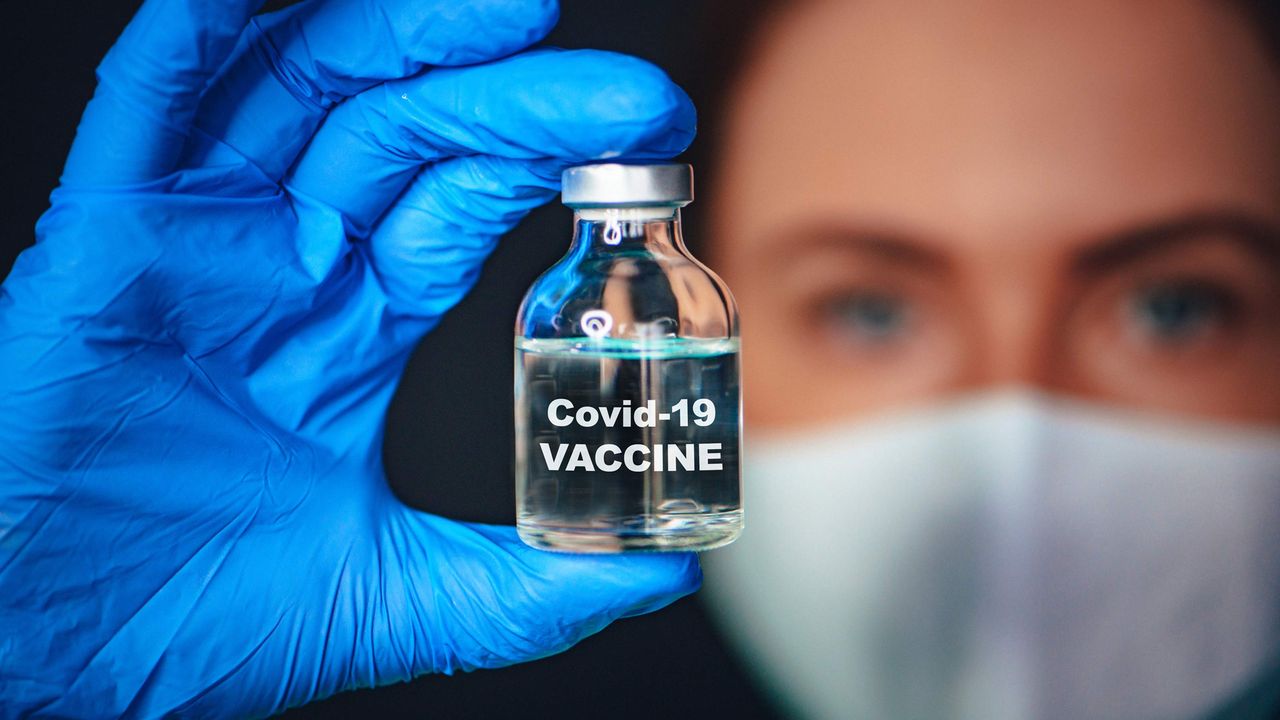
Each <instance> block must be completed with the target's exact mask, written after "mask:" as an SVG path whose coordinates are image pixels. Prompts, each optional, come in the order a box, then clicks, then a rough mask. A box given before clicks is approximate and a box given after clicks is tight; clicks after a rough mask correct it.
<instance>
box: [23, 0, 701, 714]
mask: <svg viewBox="0 0 1280 720" xmlns="http://www.w3.org/2000/svg"><path fill="white" fill-rule="evenodd" d="M254 11H255V2H253V1H252V0H147V2H146V3H145V4H144V5H143V7H142V9H141V10H140V11H139V13H138V15H137V17H135V18H134V20H133V21H132V23H131V24H130V25H129V27H128V29H127V30H125V32H124V34H123V35H122V36H121V38H120V40H119V41H118V42H117V44H116V46H115V47H114V48H113V49H112V50H111V52H110V53H109V54H108V56H107V57H106V59H105V60H104V61H103V63H102V65H101V66H100V68H99V71H98V76H99V86H98V89H97V92H96V94H95V96H94V99H93V101H92V102H91V103H90V105H89V107H88V108H87V110H86V112H85V115H84V118H83V120H82V122H81V125H80V129H79V132H78V134H77V137H76V141H75V145H74V147H73V149H72V152H71V155H70V158H69V159H68V162H67V166H66V170H65V174H64V176H63V179H62V186H61V187H60V188H58V189H57V190H56V191H55V193H54V195H53V198H52V207H51V208H50V209H49V211H48V212H47V213H46V214H45V215H44V217H43V218H41V220H40V222H39V224H38V226H37V239H38V241H37V244H36V245H35V246H34V247H32V248H30V249H29V250H27V251H26V252H24V253H23V254H22V256H21V257H20V258H19V260H18V262H17V264H16V265H15V267H14V269H13V271H12V274H11V275H10V276H9V278H8V280H7V281H6V282H5V284H4V287H3V296H0V708H3V709H2V710H0V715H5V716H28V715H31V716H37V717H46V716H48V717H67V716H71V717H75V716H95V717H104V716H119V715H123V716H127V717H151V716H157V715H162V714H169V713H173V714H179V715H189V716H199V717H208V716H231V715H264V714H268V713H272V712H275V711H279V710H281V709H283V708H285V707H289V706H293V705H298V704H301V703H304V702H306V701H308V700H312V699H315V698H319V697H323V696H325V695H329V694H331V693H334V692H337V691H339V690H342V689H346V688H353V687H360V686H370V685H376V684H381V683H389V682H394V681H399V680H405V679H408V678H411V677H413V676H415V675H419V674H421V673H426V672H445V673H448V672H452V671H454V670H458V669H470V668H481V667H494V666H500V665H506V664H509V663H514V662H520V661H523V660H529V659H533V658H538V657H542V656H545V655H548V654H551V653H555V652H557V651H560V650H563V649H565V648H567V647H569V646H570V645H572V644H573V643H575V642H576V641H578V640H579V639H581V638H583V637H584V636H586V635H588V634H590V633H593V632H595V631H597V630H599V629H601V628H602V627H604V626H605V625H606V624H608V623H609V622H610V621H612V620H614V619H616V618H619V617H624V616H627V615H634V614H637V613H643V612H647V611H650V610H654V609H656V608H659V607H661V606H663V605H665V604H667V603H669V602H671V601H672V600H674V599H675V598H677V597H679V596H681V595H684V594H686V593H689V592H692V591H693V590H694V589H695V588H696V587H697V585H698V583H699V581H700V577H701V575H700V571H699V569H698V565H697V561H696V559H695V558H694V557H693V556H691V555H666V556H662V555H650V556H639V557H636V556H612V557H608V556H605V557H599V556H597V557H586V556H566V555H556V554H550V553H545V552H540V551H536V550H532V549H529V548H526V547H525V546H524V545H522V544H521V543H520V542H519V541H518V540H517V539H516V536H515V534H514V532H513V530H512V529H511V528H507V527H492V526H484V525H475V524H466V523H458V522H453V521H450V520H447V519H444V518H440V517H435V516H432V515H427V514H424V513H420V512H416V511H414V510H412V509H409V508H406V507H405V506H403V505H402V504H400V503H399V502H398V501H397V500H396V499H395V498H394V497H393V496H392V495H391V493H390V491H389V490H388V487H387V484H386V481H385V477H384V474H383V468H382V464H381V461H380V444H381V439H382V422H383V414H384V410H385V409H386V406H387V403H388V401H389V399H390V398H391V394H392V391H393V390H394V388H395V385H396V382H397V379H398V378H399V375H400V373H401V370H402V368H403V367H404V365H405V361H406V358H407V357H408V355H409V352H410V350H411V349H412V348H413V346H414V344H415V343H416V342H417V341H418V339H419V338H420V337H421V336H422V335H423V334H424V333H426V332H427V331H428V330H430V329H431V328H432V326H433V325H434V324H435V323H436V322H437V320H438V319H439V318H440V316H441V314H442V313H444V312H445V311H446V310H447V309H448V308H449V307H450V306H452V305H453V304H454V303H456V302H457V301H458V300H459V298H461V297H462V295H463V294H464V293H465V292H466V291H467V290H468V288H469V287H470V286H471V285H472V282H473V280H474V279H475V277H476V274H477V272H478V271H479V268H480V264H481V262H482V261H483V259H484V257H485V256H486V254H488V252H489V251H490V249H491V248H492V247H493V245H494V243H495V241H496V240H497V238H498V236H499V235H501V234H502V233H503V232H505V231H506V230H508V229H509V228H511V226H512V225H513V224H514V223H516V222H517V221H518V220H519V219H520V218H521V217H522V216H523V215H524V214H525V213H526V212H527V211H528V210H529V209H530V208H532V207H534V206H535V205H538V204H540V203H543V202H545V201H546V200H548V199H550V198H551V197H552V196H553V195H554V193H555V192H556V190H557V185H558V182H559V179H558V173H559V171H560V169H561V168H562V166H564V165H565V164H566V163H568V162H572V161H582V160H586V159H590V158H603V157H614V156H627V157H637V158H641V157H650V158H657V157H667V156H670V155H673V154H675V153H677V152H679V151H680V150H682V149H683V148H684V147H685V146H686V145H687V144H688V142H689V141H690V139H691V136H692V134H693V124H694V112H693V108H692V106H691V104H690V102H689V100H688V98H687V97H686V96H685V95H684V94H683V93H682V92H681V91H680V90H679V89H678V88H676V87H675V86H674V85H672V84H671V82H670V81H669V80H668V79H667V78H666V76H665V75H663V74H662V73H661V72H660V71H659V70H657V69H655V68H654V67H652V66H650V65H648V64H646V63H644V62H641V61H639V60H635V59H631V58H628V57H623V56H619V55H614V54H609V53H602V52H589V51H582V52H570V51H555V50H541V51H534V52H527V53H524V54H516V55H511V53H514V52H516V51H518V50H520V49H521V48H523V47H526V46H527V45H529V44H530V43H532V42H534V41H536V40H538V39H539V38H541V37H542V36H543V35H544V34H545V33H546V32H547V30H548V29H549V28H550V27H551V25H552V24H553V23H554V21H555V19H556V14H557V10H556V8H555V5H554V3H553V2H551V1H550V0H543V1H539V0H476V1H473V2H461V0H311V2H306V3H303V4H301V5H297V6H293V7H292V8H290V9H288V10H286V11H283V12H281V13H278V14H275V15H269V16H264V17H261V18H258V19H256V20H253V21H250V20H249V18H250V15H252V14H253V12H254ZM246 25H247V29H246ZM494 58H501V59H494ZM224 61H225V62H224ZM444 66H456V67H451V68H444ZM427 411H434V412H465V411H466V410H465V408H435V409H427ZM439 482H440V484H441V485H442V486H447V485H448V484H449V483H452V482H493V483H502V482H509V479H508V478H504V477H495V478H439Z"/></svg>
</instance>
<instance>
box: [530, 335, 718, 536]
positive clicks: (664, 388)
mask: <svg viewBox="0 0 1280 720" xmlns="http://www.w3.org/2000/svg"><path fill="white" fill-rule="evenodd" d="M515 394H516V405H515V407H516V417H515V421H516V422H515V424H516V527H517V529H518V531H519V533H520V536H521V538H522V539H524V541H525V542H527V543H529V544H530V545H533V546H535V547H541V548H546V549H552V550H568V551H575V552H618V551H623V550H707V549H710V548H713V547H718V546H720V545H725V544H728V543H730V542H732V541H733V540H734V539H735V538H736V537H737V536H738V534H739V533H740V532H741V529H742V503H741V483H740V480H739V467H738V461H739V456H740V453H741V444H740V428H741V421H740V418H741V395H740V391H739V384H738V341H737V340H736V339H733V340H729V339H722V340H688V339H664V340H661V341H653V342H641V341H635V340H619V339H613V338H604V339H600V340H585V339H569V340H527V339H518V340H517V343H516V393H515ZM584 408H593V409H594V410H585V409H584ZM640 408H645V410H640ZM650 410H651V412H650ZM579 413H585V414H584V415H579ZM580 420H581V421H582V422H579V421H580ZM615 448H616V450H615Z"/></svg>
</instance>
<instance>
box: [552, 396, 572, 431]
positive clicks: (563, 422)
mask: <svg viewBox="0 0 1280 720" xmlns="http://www.w3.org/2000/svg"><path fill="white" fill-rule="evenodd" d="M560 408H564V409H565V410H572V409H573V403H571V402H569V401H568V400H565V399H563V398H561V399H559V400H552V401H551V404H550V405H548V406H547V419H548V420H550V421H551V424H552V425H555V426H556V427H565V426H567V425H569V424H570V423H572V422H573V418H571V417H569V416H568V415H565V416H563V417H560V418H557V417H556V410H558V409H560Z"/></svg>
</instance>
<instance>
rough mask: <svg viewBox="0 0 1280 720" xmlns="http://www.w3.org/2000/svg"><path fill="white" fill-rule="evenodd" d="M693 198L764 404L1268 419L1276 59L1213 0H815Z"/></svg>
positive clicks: (786, 34) (758, 409) (764, 414)
mask: <svg viewBox="0 0 1280 720" xmlns="http://www.w3.org/2000/svg"><path fill="white" fill-rule="evenodd" d="M770 28H771V32H770V34H768V35H767V37H765V38H764V39H763V41H762V44H761V46H760V47H759V48H758V50H757V54H756V55H755V57H754V58H753V60H752V63H751V66H750V67H749V68H748V70H747V75H746V76H745V77H744V81H743V83H742V85H741V86H740V89H739V92H738V94H737V95H736V96H735V97H734V98H733V105H732V108H733V117H732V118H731V121H730V124H729V127H728V134H727V135H726V136H725V137H724V139H723V140H724V142H723V144H722V145H721V148H722V155H721V157H722V160H721V161H720V165H719V173H718V178H717V183H718V184H717V185H716V187H715V193H714V196H713V197H712V198H711V200H712V202H711V204H712V209H711V210H712V213H713V220H714V223H715V228H716V241H717V245H716V246H715V248H714V249H713V252H712V253H711V254H712V258H713V260H714V264H715V265H716V267H717V269H719V270H721V271H722V274H723V275H724V277H725V279H726V280H727V281H728V283H729V285H730V286H731V287H732V288H733V289H734V292H735V294H736V295H737V298H738V300H739V304H740V306H741V309H742V316H743V318H744V322H743V328H744V342H745V343H747V344H748V348H749V350H748V355H747V357H748V362H747V364H746V365H745V372H746V373H747V378H746V383H747V385H746V387H747V388H748V392H747V394H746V398H747V405H748V412H749V414H750V417H751V421H752V422H753V424H755V425H758V426H792V425H803V424H807V423H821V422H823V421H829V420H833V419H835V418H839V417H846V416H852V415H857V414H860V413H868V412H875V411H877V410H881V409H885V408H889V407H895V406H901V405H905V404H909V403H918V402H923V401H926V400H928V399H932V398H936V397H939V396H943V395H946V394H949V393H955V392H959V391H964V390H970V389H975V388H979V387H985V386H991V385H1000V384H1023V385H1035V386H1038V387H1041V388H1046V389H1050V390H1054V391H1059V392H1064V393H1072V394H1075V395H1079V396H1085V397H1089V398H1092V399H1095V400H1098V401H1102V402H1106V403H1111V404H1122V405H1127V406H1131V407H1141V408H1150V409H1152V410H1156V411H1165V412H1174V413H1182V414H1190V415H1199V416H1207V417H1217V418H1226V419H1234V420H1244V421H1253V422H1271V421H1276V420H1280V71H1278V70H1277V66H1276V64H1274V61H1272V60H1271V59H1270V58H1269V57H1268V55H1267V54H1266V51H1265V49H1264V47H1263V45H1262V44H1261V42H1260V41H1259V40H1258V39H1256V38H1255V37H1254V35H1253V34H1252V33H1253V31H1252V29H1251V28H1250V27H1249V26H1248V24H1247V23H1246V21H1245V20H1244V19H1243V18H1242V17H1241V16H1239V15H1237V14H1236V13H1235V12H1234V11H1232V10H1230V9H1229V8H1228V7H1227V6H1226V4H1225V3H1212V2H1162V3H1137V2H1115V1H1114V0H1098V1H1097V2H1070V3H1062V2H1044V3H1033V4H1028V3H1026V2H1025V1H1023V0H1009V1H1008V2H998V1H991V2H966V3H954V2H898V1H892V2H891V1H889V0H886V1H885V2H857V3H853V2H847V1H845V0H829V1H821V0H814V1H812V2H807V3H803V4H801V5H800V6H799V7H798V8H795V9H792V10H789V11H787V12H785V13H784V14H783V15H782V16H781V17H779V18H777V19H776V21H775V22H774V23H773V24H772V25H771V26H770Z"/></svg>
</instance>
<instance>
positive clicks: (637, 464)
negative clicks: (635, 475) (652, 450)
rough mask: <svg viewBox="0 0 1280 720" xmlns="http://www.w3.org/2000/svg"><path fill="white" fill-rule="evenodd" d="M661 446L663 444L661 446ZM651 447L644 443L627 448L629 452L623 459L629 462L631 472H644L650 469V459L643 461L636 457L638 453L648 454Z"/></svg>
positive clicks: (628, 466) (628, 467)
mask: <svg viewBox="0 0 1280 720" xmlns="http://www.w3.org/2000/svg"><path fill="white" fill-rule="evenodd" d="M659 447H661V446H659ZM648 454H649V448H647V447H645V446H643V445H632V446H630V447H628V448H627V453H626V455H625V456H623V460H625V461H626V463H627V469H628V470H630V471H631V472H644V471H645V470H648V469H649V461H648V460H645V461H644V462H641V461H639V460H637V459H636V456H637V455H648Z"/></svg>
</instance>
